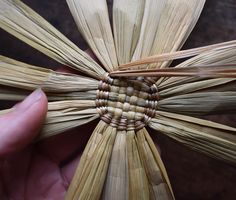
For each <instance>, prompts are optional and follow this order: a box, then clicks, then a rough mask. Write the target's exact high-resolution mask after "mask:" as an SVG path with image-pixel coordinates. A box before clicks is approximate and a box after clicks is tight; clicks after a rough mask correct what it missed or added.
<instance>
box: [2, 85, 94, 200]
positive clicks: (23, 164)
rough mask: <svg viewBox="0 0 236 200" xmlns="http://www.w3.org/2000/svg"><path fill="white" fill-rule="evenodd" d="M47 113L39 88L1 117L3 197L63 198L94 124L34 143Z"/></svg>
mask: <svg viewBox="0 0 236 200" xmlns="http://www.w3.org/2000/svg"><path fill="white" fill-rule="evenodd" d="M46 113H47V97H46V96H45V94H44V93H43V92H42V91H41V90H40V89H38V90H36V91H35V92H33V93H32V94H31V95H30V96H28V97H27V98H26V99H25V100H24V101H23V102H21V103H19V104H17V105H16V106H14V107H13V108H12V110H11V111H10V112H9V113H7V114H5V115H3V116H1V117H0V199H1V200H5V199H14V200H15V199H16V200H21V199H24V200H25V199H30V200H31V199H34V200H39V199H40V200H41V199H57V200H60V199H64V196H65V192H66V190H67V188H68V185H69V182H70V180H71V178H72V176H73V173H74V170H75V168H76V166H77V164H78V161H79V157H80V154H81V152H82V149H83V148H84V146H85V144H86V142H87V140H88V138H89V136H90V134H89V133H91V132H92V129H93V128H94V127H93V126H91V125H90V126H89V127H88V126H87V127H86V126H82V127H80V129H79V131H81V132H82V133H83V134H78V129H77V130H76V129H75V130H72V131H70V133H69V134H68V133H67V134H62V135H59V136H55V137H52V138H48V139H45V140H44V141H41V142H38V143H35V144H32V141H33V140H34V138H35V137H36V136H37V134H38V133H39V131H40V128H41V126H42V124H43V122H44V119H45V117H46Z"/></svg>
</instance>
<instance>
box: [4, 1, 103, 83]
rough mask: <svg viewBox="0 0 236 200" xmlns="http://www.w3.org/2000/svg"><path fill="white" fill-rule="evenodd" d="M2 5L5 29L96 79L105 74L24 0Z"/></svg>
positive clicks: (5, 2) (59, 60) (7, 2)
mask: <svg viewBox="0 0 236 200" xmlns="http://www.w3.org/2000/svg"><path fill="white" fill-rule="evenodd" d="M0 7H1V9H0V27H1V28H2V29H4V30H6V31H7V32H9V33H10V34H12V35H14V36H15V37H17V38H19V39H20V40H22V41H24V42H26V43H27V44H29V45H30V46H32V47H34V48H36V49H37V50H39V51H41V52H42V53H44V54H46V55H47V56H49V57H51V58H53V59H55V60H56V61H58V62H60V63H62V64H64V65H66V66H69V67H72V68H74V69H77V70H79V71H81V72H83V73H85V74H88V75H90V76H93V77H95V78H97V79H99V77H100V76H102V75H103V74H104V73H105V71H104V70H103V69H102V67H100V66H99V65H98V64H96V62H95V61H94V60H93V59H92V58H90V57H89V56H88V55H87V54H86V53H84V52H83V51H81V50H80V49H79V48H78V47H77V46H76V45H74V44H73V43H72V42H71V41H69V40H68V39H67V38H66V37H65V36H64V35H63V34H61V33H60V32H59V31H58V30H56V29H55V28H54V27H53V26H52V25H51V24H49V23H48V22H47V21H46V20H45V19H43V18H42V17H41V16H40V15H38V14H37V13H35V12H34V11H33V10H32V9H31V8H29V7H28V6H26V5H25V4H24V3H22V2H21V1H19V0H1V1H0ZM29 27H30V28H29Z"/></svg>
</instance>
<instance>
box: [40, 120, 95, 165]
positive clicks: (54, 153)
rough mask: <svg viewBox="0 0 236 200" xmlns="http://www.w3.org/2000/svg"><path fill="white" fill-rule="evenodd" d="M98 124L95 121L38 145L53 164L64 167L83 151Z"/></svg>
mask: <svg viewBox="0 0 236 200" xmlns="http://www.w3.org/2000/svg"><path fill="white" fill-rule="evenodd" d="M96 123H97V121H93V122H90V123H89V124H85V125H82V126H80V127H78V128H75V129H73V130H70V131H67V132H65V133H63V134H59V135H56V136H54V137H50V138H47V139H45V140H42V141H41V142H40V143H39V144H38V148H39V150H40V151H41V152H42V153H43V154H44V155H46V156H48V157H49V158H50V159H51V160H52V161H53V162H55V163H57V164H60V166H63V165H65V164H66V163H67V162H70V161H71V160H72V159H74V157H75V156H77V154H78V153H81V152H82V151H83V149H84V148H85V145H86V143H87V141H88V139H89V137H90V135H91V133H92V132H93V129H94V128H95V126H96Z"/></svg>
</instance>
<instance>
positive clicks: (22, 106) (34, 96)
mask: <svg viewBox="0 0 236 200" xmlns="http://www.w3.org/2000/svg"><path fill="white" fill-rule="evenodd" d="M42 96H43V92H42V90H41V89H40V88H39V89H37V90H35V91H34V92H32V93H31V94H30V95H29V96H28V97H26V98H25V99H24V100H23V101H22V102H21V103H19V104H17V105H15V106H14V108H15V109H17V110H22V111H24V110H27V109H29V108H30V107H31V106H33V105H34V104H35V103H37V102H38V101H39V100H40V99H41V97H42Z"/></svg>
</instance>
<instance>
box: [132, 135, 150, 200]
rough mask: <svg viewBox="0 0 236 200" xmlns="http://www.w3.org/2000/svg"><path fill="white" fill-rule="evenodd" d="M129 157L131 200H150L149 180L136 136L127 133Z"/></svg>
mask: <svg viewBox="0 0 236 200" xmlns="http://www.w3.org/2000/svg"><path fill="white" fill-rule="evenodd" d="M127 156H128V168H129V200H136V199H150V194H149V188H148V179H147V175H146V172H145V169H144V167H143V164H142V160H141V159H140V155H139V152H138V146H137V142H136V135H135V132H134V131H128V132H127Z"/></svg>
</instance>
